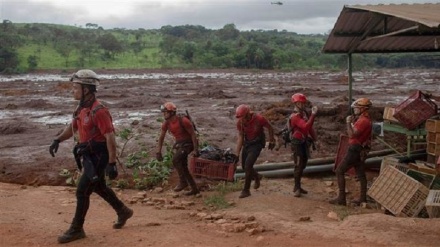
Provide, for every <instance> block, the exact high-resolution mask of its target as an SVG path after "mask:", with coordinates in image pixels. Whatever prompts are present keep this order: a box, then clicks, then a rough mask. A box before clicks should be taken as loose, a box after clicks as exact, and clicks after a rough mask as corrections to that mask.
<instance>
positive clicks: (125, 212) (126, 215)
mask: <svg viewBox="0 0 440 247" xmlns="http://www.w3.org/2000/svg"><path fill="white" fill-rule="evenodd" d="M117 214H118V220H117V221H116V223H115V224H113V228H114V229H121V228H122V227H123V226H124V225H125V223H126V222H127V220H128V219H130V218H131V217H132V216H133V210H132V209H130V208H128V207H127V206H123V207H122V208H121V209H120V210H118V212H117Z"/></svg>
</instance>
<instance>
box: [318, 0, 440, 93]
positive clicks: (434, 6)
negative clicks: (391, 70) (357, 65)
mask: <svg viewBox="0 0 440 247" xmlns="http://www.w3.org/2000/svg"><path fill="white" fill-rule="evenodd" d="M322 51H323V52H324V53H346V54H348V76H349V99H350V102H351V98H352V82H353V78H352V56H351V55H352V54H353V53H402V52H439V51H440V3H427V4H390V5H352V6H344V8H343V9H342V11H341V14H340V15H339V17H338V20H337V21H336V24H335V26H334V28H333V30H332V31H331V33H330V35H329V37H328V39H327V42H326V43H325V45H324V47H323V49H322Z"/></svg>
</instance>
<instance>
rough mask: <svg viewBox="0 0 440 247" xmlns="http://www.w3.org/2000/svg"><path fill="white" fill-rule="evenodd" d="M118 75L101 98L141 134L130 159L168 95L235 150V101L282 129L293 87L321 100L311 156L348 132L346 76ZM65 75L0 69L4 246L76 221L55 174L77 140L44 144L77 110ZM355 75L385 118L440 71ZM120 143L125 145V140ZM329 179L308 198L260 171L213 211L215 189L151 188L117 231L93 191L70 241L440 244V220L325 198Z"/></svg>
mask: <svg viewBox="0 0 440 247" xmlns="http://www.w3.org/2000/svg"><path fill="white" fill-rule="evenodd" d="M128 72H129V73H128ZM115 73H117V74H102V75H103V77H105V79H104V80H103V81H102V87H100V88H99V91H98V98H100V99H101V100H102V101H103V102H104V103H105V104H106V105H107V106H108V107H109V108H110V111H111V113H112V115H113V118H114V122H115V126H116V127H117V129H118V130H122V129H124V128H131V129H132V130H133V131H135V133H137V134H138V139H137V140H136V141H134V140H133V141H130V142H129V143H127V146H126V149H125V150H126V151H125V153H124V154H123V155H122V156H121V159H123V160H124V159H125V158H126V157H127V154H128V153H130V152H136V151H139V150H140V148H141V147H142V148H144V149H145V150H151V149H152V148H154V146H155V144H156V139H157V136H158V134H159V132H158V129H159V124H160V123H159V122H158V121H157V119H158V118H159V117H160V116H161V115H160V112H159V110H158V107H159V105H160V104H162V103H163V102H165V101H173V102H174V103H176V105H177V106H178V107H179V109H180V110H182V111H183V110H189V112H190V113H191V114H192V116H193V118H194V119H195V120H196V122H197V125H198V128H199V130H200V132H201V133H202V135H201V140H202V141H206V142H208V143H210V144H214V145H217V146H219V147H220V148H223V149H224V148H230V147H232V148H233V147H234V146H235V138H236V137H235V129H234V123H235V119H234V117H233V113H234V109H235V107H236V106H238V105H239V104H241V103H247V104H250V105H252V106H253V108H254V110H256V111H258V112H262V113H263V114H265V116H267V117H268V118H269V119H270V121H271V122H272V123H273V125H274V126H275V127H276V128H281V127H282V126H283V124H284V122H285V118H286V116H287V115H288V114H289V112H290V111H291V105H290V103H289V99H290V96H291V95H292V94H293V93H295V92H302V93H304V94H306V95H307V96H308V97H309V100H311V101H312V102H313V104H317V105H318V106H319V107H320V113H319V115H318V118H317V120H316V123H315V127H316V129H317V133H318V136H319V140H318V142H317V151H316V152H314V153H313V157H315V158H317V157H328V156H334V154H335V152H336V149H337V145H338V141H339V138H338V137H339V134H340V133H342V132H343V126H344V118H345V115H346V109H347V108H346V107H347V98H346V96H345V95H347V85H346V77H344V76H343V75H341V74H340V73H328V72H292V73H290V72H255V71H197V72H187V71H185V72H179V71H127V73H125V72H123V71H117V72H115ZM65 76H67V74H65V75H64V77H60V78H57V77H56V76H54V77H53V76H47V75H42V74H40V75H28V76H26V77H23V78H21V79H20V78H18V79H16V78H9V77H0V85H1V89H0V96H1V97H0V182H2V183H0V198H1V199H0V209H1V214H0V246H53V245H56V244H57V243H56V237H57V236H58V235H59V234H60V233H62V232H63V231H64V230H66V229H67V227H68V226H69V222H70V220H71V218H72V217H73V211H74V208H75V195H74V190H73V188H72V187H64V186H63V185H65V178H63V177H61V176H59V172H60V171H61V170H62V169H64V168H65V169H68V170H70V171H74V170H75V164H74V161H73V159H72V157H71V148H72V144H73V142H71V141H70V142H65V143H62V144H61V146H60V149H59V151H58V154H57V156H56V157H55V158H52V157H51V156H50V155H49V154H48V145H49V144H50V143H51V140H52V139H53V137H54V136H55V135H56V134H57V133H58V132H59V131H60V130H61V129H62V128H63V127H64V126H65V125H64V124H65V123H66V122H67V121H68V120H69V118H70V115H71V113H72V110H73V109H74V107H75V102H74V101H73V100H72V99H71V98H72V96H71V90H70V84H69V83H68V82H67V77H65ZM40 77H41V78H42V79H41V80H40V79H39V78H40ZM53 78H55V79H53ZM355 79H356V82H355V85H354V94H355V97H369V98H371V99H372V100H373V103H374V104H375V108H374V109H373V118H374V119H378V120H380V119H381V117H382V113H383V112H382V111H383V106H385V105H395V104H397V103H398V102H401V101H402V100H403V99H405V98H406V97H407V96H408V95H410V93H411V92H413V91H414V90H415V89H420V90H424V91H425V92H428V93H433V94H435V93H436V90H438V83H439V80H440V76H439V74H438V73H437V72H436V71H425V70H409V71H373V72H364V73H358V74H356V75H355ZM421 82H423V83H421ZM393 140H394V141H397V142H396V143H395V144H396V145H397V148H399V146H405V139H404V138H403V139H401V140H399V137H393ZM168 141H170V140H168ZM118 143H119V145H120V146H119V150H120V148H121V146H122V142H121V140H120V139H118ZM383 148H384V146H383V145H381V144H380V143H374V145H373V151H375V150H381V149H383ZM289 160H290V153H289V151H288V149H284V148H281V149H280V150H279V151H275V152H269V151H267V150H265V151H263V153H262V155H261V157H260V158H259V160H258V162H257V163H265V162H283V161H289ZM128 171H129V170H128ZM333 179H334V178H333V176H332V174H325V175H323V176H311V175H310V176H307V177H306V179H305V181H304V183H305V187H306V188H308V189H309V191H310V194H309V195H307V196H306V197H304V198H294V197H293V196H292V192H291V189H292V184H293V181H292V179H291V178H289V179H264V180H263V183H262V187H261V188H260V189H259V190H258V191H252V196H251V197H249V198H245V199H242V200H238V193H239V192H234V193H230V194H228V195H227V199H228V200H230V201H231V202H234V203H233V206H232V207H230V208H228V209H225V210H217V211H212V209H210V208H209V207H207V206H205V205H204V203H203V202H204V201H205V200H206V198H207V197H209V196H210V195H212V194H213V193H215V192H214V191H203V192H202V197H201V198H186V197H180V196H179V197H176V195H174V194H172V193H170V192H169V191H168V187H165V192H163V193H156V192H151V191H147V192H146V197H145V198H146V199H145V203H143V204H142V203H140V202H138V203H135V204H132V207H133V209H134V210H135V216H134V217H133V219H131V220H130V221H129V223H128V224H127V226H126V227H125V228H124V229H122V230H114V229H112V228H111V225H112V222H113V220H114V219H115V215H114V212H113V211H112V210H111V208H110V207H109V206H108V205H106V204H105V202H103V201H102V200H101V199H100V198H98V197H96V196H93V197H92V204H91V208H90V213H89V214H88V216H87V219H86V224H85V229H86V233H87V236H88V237H87V238H86V239H84V240H80V241H77V242H74V243H71V244H69V245H70V246H101V245H102V246H103V245H106V246H292V244H293V245H294V244H296V245H300V246H415V245H417V246H437V244H438V242H440V235H438V233H437V232H438V231H437V229H439V226H440V221H439V220H438V219H412V218H411V219H405V218H396V217H391V216H387V215H384V214H383V212H382V211H381V210H378V209H360V208H352V207H350V208H343V207H334V206H332V205H330V204H328V203H327V200H328V199H329V198H331V197H333V196H334V195H335V190H336V186H335V185H334V184H333V185H330V186H329V185H326V184H325V183H324V181H333ZM370 179H371V178H370ZM199 182H200V181H199ZM11 183H13V184H11ZM350 183H351V184H350V185H349V186H350V188H351V189H350V190H351V194H350V195H349V197H354V196H355V195H356V189H357V187H358V185H356V184H355V183H354V181H350ZM47 185H50V186H47ZM118 193H119V195H120V196H121V197H122V198H124V200H126V201H127V202H130V201H133V200H134V198H137V197H139V196H140V195H139V193H140V192H139V191H135V190H124V191H119V192H118ZM151 202H153V203H151ZM163 202H166V203H165V204H163ZM193 203H194V204H193ZM150 204H153V205H152V206H150ZM173 205H174V206H173ZM176 205H180V206H178V207H176ZM182 205H183V206H182ZM373 206H374V205H373ZM182 207H183V208H182ZM179 208H180V209H179ZM330 212H334V213H335V214H337V215H339V216H345V215H350V216H348V217H345V218H344V220H342V221H341V220H335V219H332V218H329V217H328V214H329V213H330ZM307 217H310V220H307V219H308V218H307ZM253 218H255V220H252V219H253ZM243 227H244V228H243Z"/></svg>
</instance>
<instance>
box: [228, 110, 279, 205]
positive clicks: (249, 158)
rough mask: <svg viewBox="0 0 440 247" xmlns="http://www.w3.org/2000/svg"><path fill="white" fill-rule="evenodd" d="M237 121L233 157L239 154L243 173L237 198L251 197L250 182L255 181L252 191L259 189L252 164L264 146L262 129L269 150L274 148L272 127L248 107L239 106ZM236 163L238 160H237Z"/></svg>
mask: <svg viewBox="0 0 440 247" xmlns="http://www.w3.org/2000/svg"><path fill="white" fill-rule="evenodd" d="M235 117H236V118H237V119H238V120H237V130H238V139H237V147H236V151H235V155H237V157H239V155H240V152H241V166H242V167H243V170H244V171H245V182H244V188H243V190H242V191H241V194H240V196H239V198H245V197H248V196H250V195H251V193H250V186H251V181H252V180H255V183H254V189H258V188H259V187H260V180H261V178H262V176H261V175H260V174H258V173H257V172H256V171H255V169H254V164H255V162H256V161H257V158H258V156H260V153H261V150H262V149H263V148H264V147H265V145H266V138H265V134H264V128H266V129H267V130H268V132H269V147H268V149H269V150H272V149H273V148H274V147H275V138H274V131H273V128H272V125H271V124H270V123H269V121H267V119H266V118H265V117H263V116H262V115H260V114H257V113H254V112H252V111H251V110H250V107H249V106H248V105H240V106H238V107H237V109H236V112H235ZM237 162H238V160H237Z"/></svg>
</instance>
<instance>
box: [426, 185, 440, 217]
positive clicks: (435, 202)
mask: <svg viewBox="0 0 440 247" xmlns="http://www.w3.org/2000/svg"><path fill="white" fill-rule="evenodd" d="M425 207H426V210H427V211H428V215H429V218H440V190H430V191H429V194H428V198H427V199H426V205H425Z"/></svg>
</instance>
